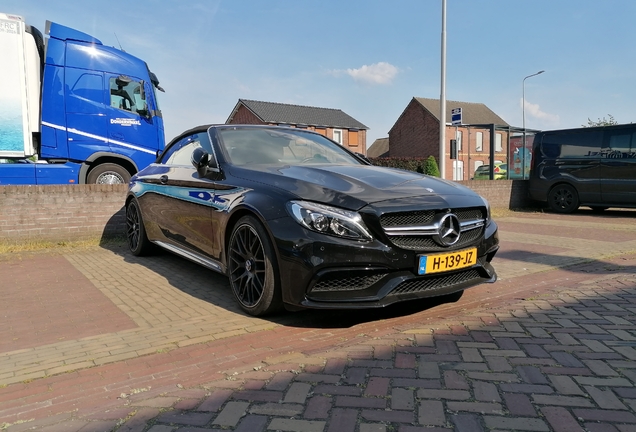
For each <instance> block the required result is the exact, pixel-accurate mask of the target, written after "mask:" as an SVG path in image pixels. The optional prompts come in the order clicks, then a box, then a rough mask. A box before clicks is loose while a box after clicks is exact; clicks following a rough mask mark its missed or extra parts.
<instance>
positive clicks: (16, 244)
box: [0, 237, 126, 254]
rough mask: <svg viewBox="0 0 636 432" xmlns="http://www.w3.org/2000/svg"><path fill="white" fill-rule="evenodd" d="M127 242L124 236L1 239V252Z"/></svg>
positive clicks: (74, 247)
mask: <svg viewBox="0 0 636 432" xmlns="http://www.w3.org/2000/svg"><path fill="white" fill-rule="evenodd" d="M125 243H126V239H125V238H124V237H113V238H101V237H94V238H89V239H85V240H76V241H58V242H54V241H46V240H35V239H27V240H20V241H11V242H7V241H4V242H3V241H0V254H12V253H20V252H41V251H66V250H68V251H72V250H82V249H88V248H92V247H96V246H109V245H112V246H119V245H123V244H125Z"/></svg>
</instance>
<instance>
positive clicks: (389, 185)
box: [232, 165, 477, 210]
mask: <svg viewBox="0 0 636 432" xmlns="http://www.w3.org/2000/svg"><path fill="white" fill-rule="evenodd" d="M232 173H233V174H234V175H235V176H236V177H241V178H244V179H249V180H250V181H254V182H258V183H262V184H267V185H269V186H273V187H277V188H281V189H284V190H286V191H289V192H290V193H292V194H294V195H296V196H298V197H299V198H302V199H306V200H311V201H318V202H323V203H326V204H332V205H337V206H340V207H345V208H349V209H352V210H358V209H360V208H362V207H364V206H365V205H367V204H373V203H379V202H382V201H388V200H403V199H405V198H412V197H431V198H430V200H431V201H435V202H437V203H439V196H440V195H441V196H457V195H459V196H465V197H471V196H472V197H477V195H476V194H475V193H474V192H473V191H472V190H470V189H469V188H466V187H464V186H461V185H459V184H457V183H453V182H450V181H446V180H442V179H439V178H435V177H429V176H425V175H422V174H418V173H415V172H412V171H404V170H399V169H393V168H386V167H378V166H368V165H360V166H356V165H320V166H316V165H312V166H284V167H271V166H265V165H263V166H259V167H251V168H249V169H247V168H239V167H232ZM453 201H455V200H453ZM469 201H470V200H469Z"/></svg>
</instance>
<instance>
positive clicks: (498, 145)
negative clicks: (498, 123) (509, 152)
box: [495, 134, 502, 152]
mask: <svg viewBox="0 0 636 432" xmlns="http://www.w3.org/2000/svg"><path fill="white" fill-rule="evenodd" d="M501 150H502V148H501V134H496V135H495V151H496V152H500V151H501Z"/></svg>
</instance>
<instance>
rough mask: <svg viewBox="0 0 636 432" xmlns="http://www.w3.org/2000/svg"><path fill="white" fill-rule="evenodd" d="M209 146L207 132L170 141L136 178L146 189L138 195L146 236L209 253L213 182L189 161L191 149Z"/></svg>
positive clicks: (177, 246) (178, 247)
mask: <svg viewBox="0 0 636 432" xmlns="http://www.w3.org/2000/svg"><path fill="white" fill-rule="evenodd" d="M198 147H203V148H210V141H209V138H208V135H207V132H205V131H204V132H199V133H193V134H191V135H188V136H186V137H184V138H182V139H180V140H179V141H177V142H175V143H173V145H171V146H170V147H169V148H167V149H166V151H165V152H164V153H163V154H162V156H161V159H160V160H159V162H158V163H157V164H154V165H153V166H152V167H151V169H150V170H147V171H149V174H145V173H144V175H143V176H140V177H139V180H138V181H141V182H144V183H146V189H147V190H148V192H146V193H144V194H143V195H141V196H140V197H139V201H140V204H141V207H142V209H143V212H144V220H145V221H146V225H147V227H146V228H147V232H148V236H149V238H150V239H151V240H152V241H155V242H159V243H161V244H162V245H163V246H166V247H168V248H169V249H171V248H173V249H174V248H176V249H178V251H180V252H182V253H190V252H194V253H195V254H198V255H205V256H210V255H211V253H212V249H213V248H212V239H213V233H212V223H211V203H213V202H214V189H215V188H214V182H213V181H212V180H210V179H208V178H200V177H199V175H198V174H197V171H196V170H195V168H194V167H193V165H192V163H191V156H192V152H193V151H194V149H196V148H198Z"/></svg>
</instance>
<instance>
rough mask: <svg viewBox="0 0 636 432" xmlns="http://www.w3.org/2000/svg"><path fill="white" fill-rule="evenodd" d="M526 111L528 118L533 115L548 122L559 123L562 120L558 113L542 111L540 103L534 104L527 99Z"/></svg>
mask: <svg viewBox="0 0 636 432" xmlns="http://www.w3.org/2000/svg"><path fill="white" fill-rule="evenodd" d="M521 103H523V100H522V101H521ZM525 113H526V118H527V117H533V118H535V119H538V120H542V121H543V122H544V123H547V124H558V123H559V121H560V118H559V116H558V114H549V113H546V112H544V111H541V108H540V107H539V104H533V103H530V102H528V101H526V105H525Z"/></svg>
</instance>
